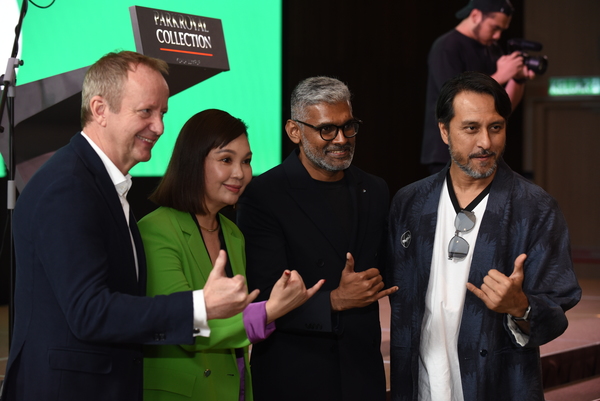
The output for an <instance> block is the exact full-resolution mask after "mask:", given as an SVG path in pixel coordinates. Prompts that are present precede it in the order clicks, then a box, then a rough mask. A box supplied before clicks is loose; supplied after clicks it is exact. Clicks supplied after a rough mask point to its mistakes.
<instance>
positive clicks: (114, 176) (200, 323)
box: [81, 131, 210, 337]
mask: <svg viewBox="0 0 600 401" xmlns="http://www.w3.org/2000/svg"><path fill="white" fill-rule="evenodd" d="M81 135H82V136H83V137H84V138H85V139H86V140H87V141H88V143H89V144H90V146H91V147H92V149H94V151H95V152H96V153H97V154H98V157H100V160H102V164H104V167H105V168H106V171H107V172H108V175H109V176H110V179H111V181H112V183H113V185H114V186H115V190H116V191H117V194H118V195H119V200H120V201H121V206H122V207H123V213H124V214H125V219H126V220H127V224H128V225H127V227H128V228H129V202H128V201H127V193H128V192H129V189H130V188H131V184H132V181H131V175H129V174H127V175H123V173H122V172H121V170H119V169H118V168H117V166H115V164H114V163H113V162H112V160H110V158H109V157H108V156H107V155H106V153H104V152H103V151H102V149H100V147H98V145H96V143H94V141H93V140H92V139H91V138H90V137H88V136H87V135H86V134H85V133H84V132H83V131H82V132H81ZM129 237H130V238H131V246H132V248H133V257H134V259H135V271H136V275H137V277H138V278H139V264H138V259H137V254H136V249H135V243H134V241H133V236H132V235H131V229H129ZM192 297H193V305H194V332H193V335H194V337H196V336H201V337H209V336H210V327H209V326H208V319H207V314H206V303H205V302H204V291H203V290H195V291H193V292H192Z"/></svg>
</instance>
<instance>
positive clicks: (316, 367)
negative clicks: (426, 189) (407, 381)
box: [237, 150, 389, 401]
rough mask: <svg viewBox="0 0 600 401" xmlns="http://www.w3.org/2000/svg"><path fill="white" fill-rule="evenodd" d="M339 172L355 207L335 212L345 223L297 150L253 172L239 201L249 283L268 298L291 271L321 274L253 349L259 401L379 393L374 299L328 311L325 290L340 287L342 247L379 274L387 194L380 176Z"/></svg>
mask: <svg viewBox="0 0 600 401" xmlns="http://www.w3.org/2000/svg"><path fill="white" fill-rule="evenodd" d="M345 177H346V181H347V184H348V190H349V195H350V200H351V205H352V213H353V214H352V215H348V216H343V217H342V218H345V219H347V222H348V224H342V223H341V222H340V220H339V219H340V216H338V213H336V211H334V210H333V208H332V207H331V205H330V203H329V202H328V200H327V199H326V195H325V193H326V190H323V189H322V188H321V187H320V185H318V183H317V182H315V180H313V179H312V178H311V177H310V175H309V174H308V172H307V171H306V169H305V168H304V166H303V165H302V164H301V162H300V160H299V159H298V151H297V150H296V151H294V152H292V154H291V155H290V156H289V157H288V158H287V159H286V160H285V161H284V162H283V163H282V164H281V165H279V166H277V167H275V168H273V169H271V170H270V171H268V172H266V173H264V174H263V175H261V176H259V177H257V178H255V179H254V180H253V181H252V182H251V183H250V185H249V186H248V188H247V189H246V191H245V193H244V195H243V196H242V198H241V199H240V202H239V203H238V212H237V213H238V214H237V217H238V225H239V227H240V229H241V230H242V232H243V233H244V236H245V238H246V260H247V263H246V277H247V278H248V286H249V288H259V289H260V290H261V294H260V297H262V298H263V299H264V298H266V297H268V295H269V293H270V290H271V288H272V286H273V284H274V283H275V282H276V281H277V279H278V278H279V277H280V276H281V274H282V273H283V271H284V270H285V269H293V270H297V271H298V272H299V273H300V275H301V276H302V278H303V279H304V281H305V283H306V286H307V287H310V286H312V285H314V284H315V283H316V282H317V281H318V280H319V279H326V282H325V284H324V285H323V287H322V288H321V290H320V291H319V292H318V293H317V294H316V295H315V296H313V297H312V298H311V299H310V300H309V301H308V302H306V303H305V304H304V305H302V306H301V307H299V308H297V309H295V310H293V311H292V312H290V313H288V314H287V315H286V316H284V317H282V318H280V319H278V320H277V330H276V331H275V332H274V333H273V334H272V335H271V336H270V337H269V338H268V339H266V340H265V341H262V342H260V343H257V344H255V345H253V348H252V357H251V366H252V375H253V379H252V380H253V383H254V394H255V399H256V400H261V401H265V400H266V401H269V400H273V401H279V400H286V401H296V400H302V401H303V400H308V399H310V400H327V401H335V400H344V401H353V400H356V401H362V400H370V401H379V400H384V399H385V374H384V368H383V360H382V356H381V351H380V345H381V328H380V324H379V304H378V303H377V302H375V303H373V304H371V305H369V306H367V307H364V308H355V309H350V310H346V311H343V312H339V313H332V312H331V302H330V292H331V291H332V290H333V289H335V288H337V287H338V285H339V282H340V277H341V272H342V270H343V269H344V266H345V261H346V253H347V252H351V253H352V255H353V256H354V259H355V270H356V271H362V270H367V269H369V268H371V267H377V268H379V269H380V270H381V271H384V269H385V251H384V247H385V225H386V219H387V211H388V205H389V192H388V187H387V185H386V183H385V181H383V180H382V179H381V178H378V177H375V176H373V175H371V174H367V173H365V172H364V171H362V170H360V169H359V168H357V167H354V166H350V168H348V169H347V170H345ZM345 227H348V229H349V230H350V232H345V231H344V230H345ZM348 239H349V241H347V240H348Z"/></svg>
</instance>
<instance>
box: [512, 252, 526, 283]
mask: <svg viewBox="0 0 600 401" xmlns="http://www.w3.org/2000/svg"><path fill="white" fill-rule="evenodd" d="M525 259H527V255H526V254H524V253H522V254H520V255H519V256H517V258H516V259H515V268H514V270H513V272H512V274H511V275H510V278H511V279H512V280H513V281H516V282H517V283H519V284H522V283H523V278H524V276H525V275H524V274H523V265H524V264H525Z"/></svg>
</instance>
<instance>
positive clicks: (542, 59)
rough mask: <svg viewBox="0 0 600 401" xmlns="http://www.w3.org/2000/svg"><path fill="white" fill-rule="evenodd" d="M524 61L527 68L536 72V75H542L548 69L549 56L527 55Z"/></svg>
mask: <svg viewBox="0 0 600 401" xmlns="http://www.w3.org/2000/svg"><path fill="white" fill-rule="evenodd" d="M523 63H524V64H525V65H526V66H527V68H529V69H530V70H531V71H533V72H535V75H542V74H544V73H545V72H546V69H548V57H547V56H527V57H524V58H523Z"/></svg>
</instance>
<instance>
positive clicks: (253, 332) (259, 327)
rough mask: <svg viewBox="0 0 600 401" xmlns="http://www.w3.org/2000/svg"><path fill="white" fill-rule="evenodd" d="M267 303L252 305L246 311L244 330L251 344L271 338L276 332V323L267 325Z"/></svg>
mask: <svg viewBox="0 0 600 401" xmlns="http://www.w3.org/2000/svg"><path fill="white" fill-rule="evenodd" d="M266 305H267V301H262V302H256V303H251V304H248V306H246V309H244V313H243V314H244V328H245V329H246V335H247V336H248V340H250V342H251V343H253V344H254V343H257V342H259V341H262V340H264V339H265V338H267V337H269V336H270V335H271V333H272V332H273V331H275V322H274V321H273V322H271V323H269V324H267V306H266Z"/></svg>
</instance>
